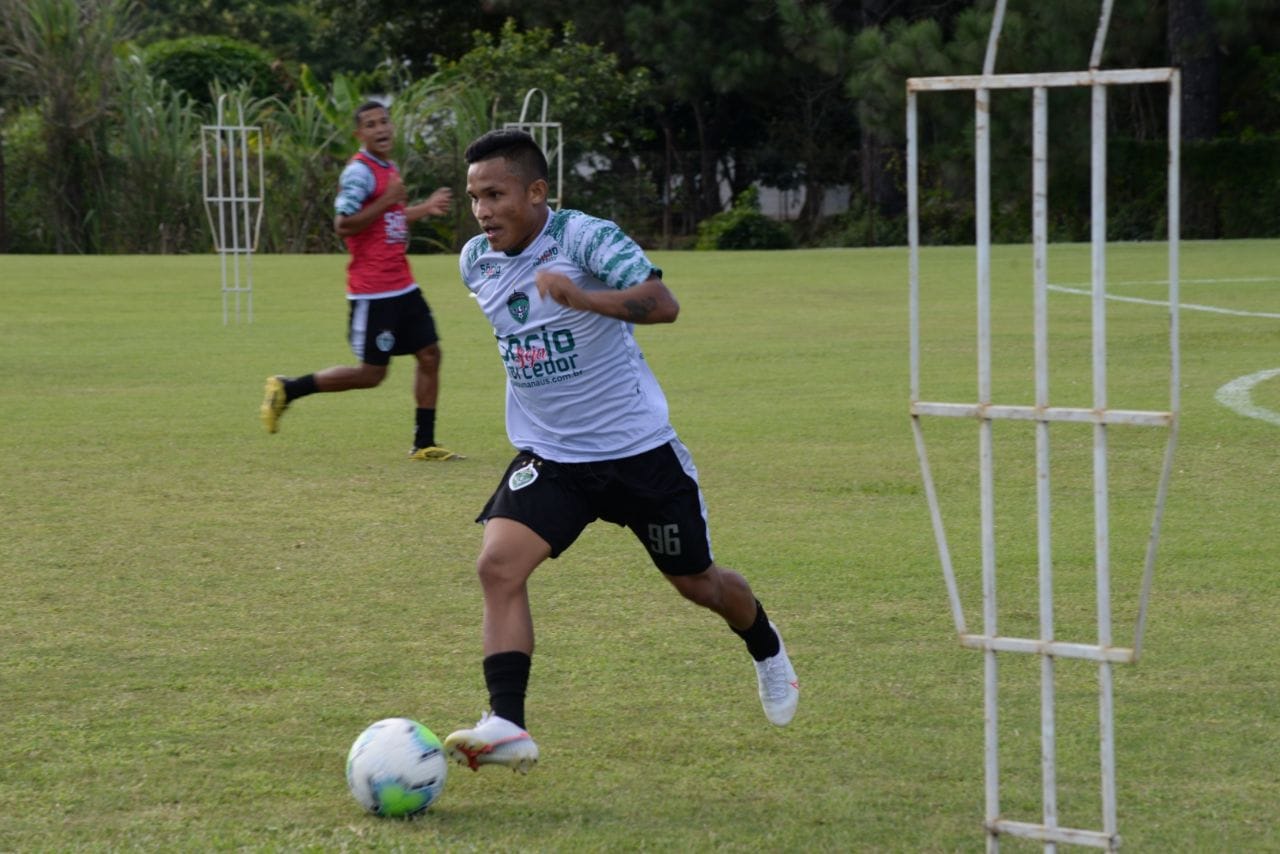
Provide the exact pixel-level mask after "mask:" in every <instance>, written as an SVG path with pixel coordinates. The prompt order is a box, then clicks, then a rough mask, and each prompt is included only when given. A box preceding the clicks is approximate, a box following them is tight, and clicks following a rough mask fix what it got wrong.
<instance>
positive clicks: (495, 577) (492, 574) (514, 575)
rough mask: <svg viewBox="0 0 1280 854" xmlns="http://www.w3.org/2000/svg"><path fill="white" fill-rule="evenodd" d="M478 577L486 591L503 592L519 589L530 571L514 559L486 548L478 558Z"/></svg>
mask: <svg viewBox="0 0 1280 854" xmlns="http://www.w3.org/2000/svg"><path fill="white" fill-rule="evenodd" d="M476 577H477V578H479V579H480V586H481V588H483V589H484V590H485V591H486V592H489V593H503V592H510V591H513V590H517V589H519V588H520V587H521V586H522V585H523V584H524V582H525V579H526V578H527V577H528V573H527V572H525V571H523V570H522V569H521V568H520V567H519V566H518V565H517V564H516V563H515V562H514V561H510V560H504V559H503V558H502V557H501V556H500V555H499V554H496V553H494V552H491V551H487V550H485V551H481V552H480V557H479V558H477V559H476Z"/></svg>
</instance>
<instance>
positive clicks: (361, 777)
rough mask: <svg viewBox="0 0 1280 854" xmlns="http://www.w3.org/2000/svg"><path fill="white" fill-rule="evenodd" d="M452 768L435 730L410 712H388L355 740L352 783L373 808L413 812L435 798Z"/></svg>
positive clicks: (394, 814) (391, 813) (392, 813)
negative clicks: (390, 715)
mask: <svg viewBox="0 0 1280 854" xmlns="http://www.w3.org/2000/svg"><path fill="white" fill-rule="evenodd" d="M448 770H449V766H448V764H447V763H446V762H445V758H444V748H443V747H442V746H441V744H440V739H438V738H436V735H435V733H433V732H432V731H431V730H429V729H427V728H426V727H425V726H423V725H422V724H420V723H418V722H417V721H414V720H410V719H408V718H386V719H385V720H380V721H378V722H376V723H372V724H370V725H369V727H368V729H366V730H365V731H364V732H362V733H360V737H359V738H357V739H356V740H355V743H354V744H352V745H351V750H350V752H349V753H347V788H348V789H350V790H351V794H352V796H353V797H355V799H356V800H357V801H359V802H360V805H361V806H362V807H364V808H365V809H367V810H368V811H369V812H371V813H376V814H377V815H381V816H388V817H391V818H408V817H409V816H412V815H416V814H418V813H420V812H422V811H423V810H425V809H426V808H427V807H429V806H431V805H432V804H433V803H435V801H436V798H438V797H440V793H441V792H443V791H444V781H445V776H446V775H447V773H448Z"/></svg>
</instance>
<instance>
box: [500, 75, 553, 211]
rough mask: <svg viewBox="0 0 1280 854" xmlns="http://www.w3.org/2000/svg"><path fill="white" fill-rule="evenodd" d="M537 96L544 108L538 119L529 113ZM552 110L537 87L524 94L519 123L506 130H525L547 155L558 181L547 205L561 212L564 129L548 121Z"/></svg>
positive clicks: (509, 126)
mask: <svg viewBox="0 0 1280 854" xmlns="http://www.w3.org/2000/svg"><path fill="white" fill-rule="evenodd" d="M535 96H541V98H542V109H541V111H540V112H539V113H538V118H537V119H534V118H533V117H532V116H531V115H530V114H529V108H530V107H531V106H533V99H534V97H535ZM549 109H550V99H549V98H548V97H547V93H546V92H544V91H543V90H541V89H538V88H536V87H535V88H533V89H530V90H529V91H528V92H526V93H525V94H524V103H523V104H522V105H521V106H520V121H518V122H507V123H505V124H504V125H503V127H504V128H507V129H515V130H522V131H524V132H525V133H527V134H529V135H530V136H531V137H533V138H534V140H535V141H537V143H538V145H539V146H540V147H541V148H542V153H543V154H545V155H546V156H547V167H548V168H549V169H550V170H552V172H553V174H554V175H555V182H556V183H555V186H554V187H553V188H552V193H551V197H550V198H548V199H547V204H548V205H550V207H551V209H552V210H557V211H558V210H560V203H561V200H562V198H563V196H564V126H563V125H562V124H561V123H560V122H553V121H551V120H550V119H548V118H547V115H548V110H549Z"/></svg>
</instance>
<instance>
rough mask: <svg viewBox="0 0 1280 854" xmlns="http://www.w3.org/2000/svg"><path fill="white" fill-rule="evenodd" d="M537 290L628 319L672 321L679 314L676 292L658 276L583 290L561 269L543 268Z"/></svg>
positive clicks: (564, 302) (564, 301) (573, 305)
mask: <svg viewBox="0 0 1280 854" xmlns="http://www.w3.org/2000/svg"><path fill="white" fill-rule="evenodd" d="M536 282H537V285H538V293H539V294H541V295H542V296H544V297H551V298H552V299H553V300H555V301H556V302H558V303H560V304H561V305H563V306H568V307H569V308H576V309H577V310H579V311H594V312H595V313H596V314H603V315H605V316H606V317H616V318H618V319H619V320H625V321H627V322H628V323H674V322H675V319H676V317H677V316H678V315H679V314H680V303H679V302H677V301H676V297H675V294H673V293H671V290H670V289H669V288H668V287H667V286H666V284H664V283H663V281H662V279H659V278H658V277H657V276H650V277H649V278H648V279H646V280H644V281H643V282H641V283H640V284H638V285H635V286H634V287H630V288H627V289H625V290H620V291H614V290H609V291H584V290H582V289H581V288H579V287H578V286H577V285H575V284H574V283H573V280H572V279H570V278H569V277H568V276H565V275H563V274H562V273H552V272H548V271H545V270H544V271H542V272H541V273H538V275H537V277H536Z"/></svg>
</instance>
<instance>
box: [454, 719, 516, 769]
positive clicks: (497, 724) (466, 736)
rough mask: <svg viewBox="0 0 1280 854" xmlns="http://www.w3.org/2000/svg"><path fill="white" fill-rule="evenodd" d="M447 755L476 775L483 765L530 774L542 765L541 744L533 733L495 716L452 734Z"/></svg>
mask: <svg viewBox="0 0 1280 854" xmlns="http://www.w3.org/2000/svg"><path fill="white" fill-rule="evenodd" d="M444 751H445V753H446V754H448V756H449V758H450V759H452V760H454V761H455V762H457V763H458V764H460V765H466V766H467V767H468V768H470V769H471V770H472V771H479V770H480V766H481V765H505V766H506V767H508V768H510V769H511V770H512V771H519V772H520V773H521V774H527V773H529V769H530V768H532V767H533V766H534V764H535V763H537V761H538V744H537V742H535V741H534V740H533V738H532V737H531V736H530V735H529V733H527V732H525V731H524V730H522V729H521V728H520V727H518V726H516V725H515V724H513V723H512V722H511V721H509V720H507V719H506V718H502V717H499V716H497V715H495V714H494V713H493V712H485V713H484V714H483V715H481V717H480V722H479V723H478V724H476V725H475V727H473V728H472V729H460V730H458V731H457V732H451V733H449V735H448V737H447V738H445V740H444Z"/></svg>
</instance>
